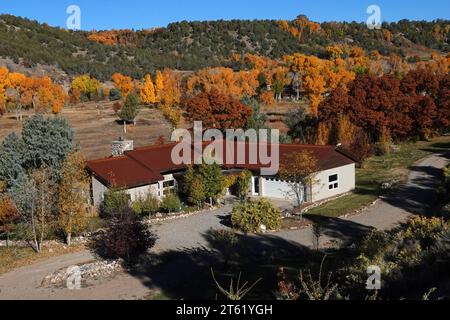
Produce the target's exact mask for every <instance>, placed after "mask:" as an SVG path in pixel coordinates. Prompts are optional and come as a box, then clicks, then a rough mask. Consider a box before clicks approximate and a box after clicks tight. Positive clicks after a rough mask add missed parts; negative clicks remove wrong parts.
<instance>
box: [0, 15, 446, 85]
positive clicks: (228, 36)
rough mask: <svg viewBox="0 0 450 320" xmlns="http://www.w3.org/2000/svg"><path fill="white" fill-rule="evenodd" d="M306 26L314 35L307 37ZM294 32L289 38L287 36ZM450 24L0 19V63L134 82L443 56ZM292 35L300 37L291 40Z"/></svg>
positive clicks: (308, 33)
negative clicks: (267, 65)
mask: <svg viewBox="0 0 450 320" xmlns="http://www.w3.org/2000/svg"><path fill="white" fill-rule="evenodd" d="M310 25H314V26H316V27H317V28H315V29H314V30H312V28H311V27H310ZM293 31H295V32H293ZM449 31H450V21H446V20H439V21H434V22H423V21H407V20H402V21H400V22H398V23H389V24H384V25H383V29H382V30H376V31H370V30H369V29H367V27H366V26H365V24H362V23H334V22H329V23H322V24H320V25H319V24H315V23H313V22H309V20H307V18H306V17H302V16H300V17H299V18H298V19H297V20H294V21H291V22H284V28H283V27H281V22H280V21H274V20H255V21H246V20H232V21H206V22H186V21H184V22H178V23H172V24H169V25H168V26H167V27H166V28H159V29H154V30H141V31H131V30H121V31H118V30H116V31H103V32H72V31H67V30H64V29H60V28H54V27H49V26H48V25H46V24H40V23H38V22H35V21H30V20H28V19H23V18H18V17H14V16H11V15H1V16H0V58H3V59H7V58H8V59H11V60H12V61H13V63H14V64H17V65H21V66H23V67H25V68H30V69H31V68H33V67H35V66H36V65H38V64H41V65H47V66H52V67H55V68H57V69H59V70H60V72H59V73H61V72H65V73H67V74H68V75H69V76H71V75H74V74H83V73H89V74H91V75H92V76H94V77H96V78H98V79H100V80H108V79H110V77H111V75H112V74H113V73H114V72H120V73H122V74H126V75H130V76H132V77H133V78H136V79H140V78H142V77H143V75H144V74H145V73H148V72H154V71H155V70H156V69H163V68H165V67H168V68H172V69H179V70H198V69H200V68H203V67H207V66H218V65H229V62H228V59H229V58H230V57H231V55H233V54H241V53H247V52H250V53H256V54H259V55H264V56H268V57H271V58H278V59H279V58H281V57H282V56H283V55H285V54H290V53H293V52H302V53H307V54H314V55H318V56H321V55H323V53H324V48H325V47H326V46H328V45H330V44H334V43H349V44H352V45H357V46H360V47H362V48H364V49H365V50H367V51H370V50H378V51H380V52H381V53H382V54H383V55H389V54H392V53H395V54H399V55H402V56H405V57H406V56H414V55H419V56H423V55H429V53H430V52H431V51H432V50H439V51H442V52H448V51H449V36H450V33H449ZM299 34H300V36H299Z"/></svg>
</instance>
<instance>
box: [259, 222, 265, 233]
mask: <svg viewBox="0 0 450 320" xmlns="http://www.w3.org/2000/svg"><path fill="white" fill-rule="evenodd" d="M259 230H260V231H261V232H262V233H266V232H267V226H265V225H264V224H262V225H260V226H259Z"/></svg>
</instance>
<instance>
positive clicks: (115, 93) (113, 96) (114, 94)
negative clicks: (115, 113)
mask: <svg viewBox="0 0 450 320" xmlns="http://www.w3.org/2000/svg"><path fill="white" fill-rule="evenodd" d="M120 99H122V94H121V93H120V91H119V90H117V89H116V88H112V89H111V90H110V91H109V100H111V101H117V100H120Z"/></svg>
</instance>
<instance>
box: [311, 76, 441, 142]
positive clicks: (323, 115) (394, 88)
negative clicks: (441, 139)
mask: <svg viewBox="0 0 450 320" xmlns="http://www.w3.org/2000/svg"><path fill="white" fill-rule="evenodd" d="M448 78H449V76H448V75H447V76H439V75H434V74H432V73H431V72H429V71H427V70H415V71H410V72H409V73H407V74H406V75H405V76H404V77H403V79H401V80H399V79H398V78H396V77H394V76H392V75H384V76H382V77H379V78H377V77H375V76H373V75H361V76H358V77H357V78H356V80H355V81H354V82H353V83H352V84H350V85H349V88H348V90H344V89H342V88H338V89H336V90H335V91H333V92H332V93H331V94H330V96H329V97H328V98H327V99H326V100H325V101H324V102H323V103H322V104H321V106H320V108H319V121H320V122H323V123H337V124H339V125H340V126H341V127H345V128H346V131H347V132H346V133H345V135H344V136H345V137H351V136H352V135H354V133H353V130H355V129H354V128H353V126H357V127H360V128H363V129H364V131H365V132H366V133H367V135H368V136H369V138H370V140H371V141H372V142H377V141H379V140H380V138H382V136H383V135H385V134H386V131H387V132H389V134H390V135H391V136H392V138H394V139H397V140H398V139H406V138H409V137H419V138H421V137H429V136H430V135H432V134H433V133H434V132H436V130H438V129H439V128H440V127H442V126H445V125H448V123H449V120H448V119H449V118H448V115H449V108H448V102H446V101H448V100H446V99H447V97H448V83H449V79H448ZM342 115H345V116H346V124H345V125H344V124H343V122H342V121H343V120H342V119H343V118H342ZM350 123H351V125H350Z"/></svg>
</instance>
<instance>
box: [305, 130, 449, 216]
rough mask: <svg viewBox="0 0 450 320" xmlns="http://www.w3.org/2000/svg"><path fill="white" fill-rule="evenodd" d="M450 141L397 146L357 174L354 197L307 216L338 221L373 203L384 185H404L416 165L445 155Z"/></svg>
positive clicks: (310, 212) (359, 170) (339, 200)
mask: <svg viewBox="0 0 450 320" xmlns="http://www.w3.org/2000/svg"><path fill="white" fill-rule="evenodd" d="M449 149H450V137H439V138H436V139H433V140H432V141H430V142H425V141H420V142H417V143H406V144H402V145H400V149H399V151H397V152H392V153H390V154H388V155H384V156H377V157H372V158H369V159H367V160H366V161H365V163H364V165H363V167H362V168H359V169H357V170H356V190H355V192H354V193H353V194H351V195H348V196H345V197H342V198H339V199H336V200H333V201H330V202H328V203H325V204H324V205H322V206H319V207H317V208H314V209H311V210H310V211H309V212H308V214H314V215H321V216H327V217H340V216H343V215H345V214H348V213H351V212H353V211H355V210H358V209H361V208H363V207H364V206H366V205H368V204H370V203H372V202H373V201H375V200H376V199H377V197H378V196H379V195H380V193H381V190H380V186H381V184H382V183H383V182H389V181H392V180H398V181H401V182H402V181H406V179H407V177H408V175H409V170H408V168H410V167H411V166H412V165H413V164H414V163H415V162H417V161H418V160H420V159H422V158H425V157H427V156H428V155H430V154H432V153H437V152H442V151H448V150H449Z"/></svg>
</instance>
